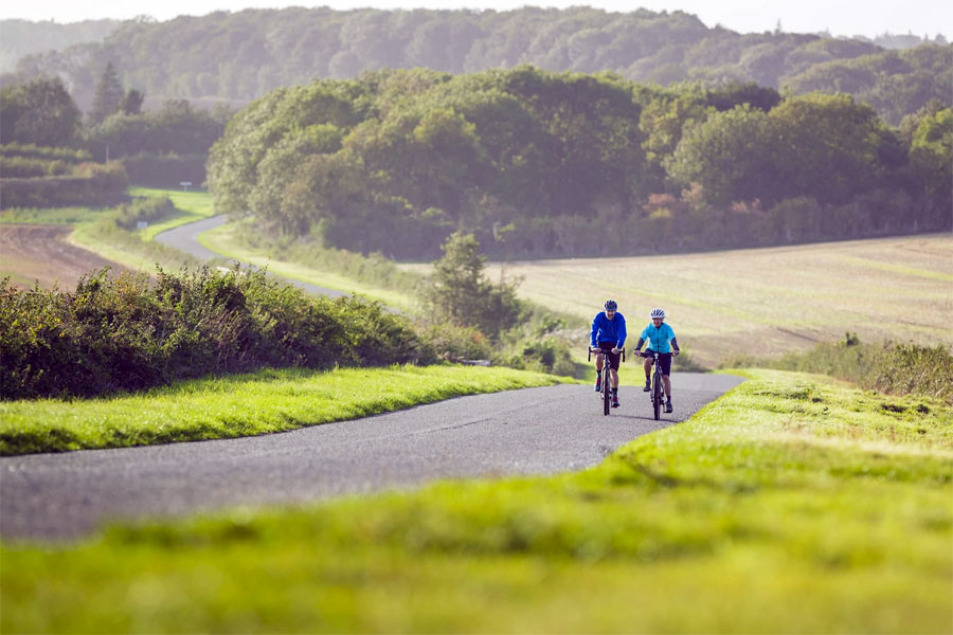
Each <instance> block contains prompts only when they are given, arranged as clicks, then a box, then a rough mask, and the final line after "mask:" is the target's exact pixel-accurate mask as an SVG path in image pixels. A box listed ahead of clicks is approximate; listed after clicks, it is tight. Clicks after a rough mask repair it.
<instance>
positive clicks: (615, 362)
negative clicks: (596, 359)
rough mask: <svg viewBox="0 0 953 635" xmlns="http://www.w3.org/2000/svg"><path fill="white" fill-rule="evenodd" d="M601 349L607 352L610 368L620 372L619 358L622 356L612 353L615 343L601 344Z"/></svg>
mask: <svg viewBox="0 0 953 635" xmlns="http://www.w3.org/2000/svg"><path fill="white" fill-rule="evenodd" d="M599 348H601V349H602V350H604V351H605V352H606V357H608V358H609V368H611V369H612V370H619V358H620V357H621V355H620V354H619V353H613V352H612V349H613V348H615V342H599Z"/></svg>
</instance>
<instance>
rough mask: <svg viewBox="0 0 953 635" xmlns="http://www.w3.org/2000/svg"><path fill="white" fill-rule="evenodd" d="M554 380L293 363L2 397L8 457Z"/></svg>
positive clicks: (273, 425) (332, 416) (364, 410)
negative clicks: (64, 395)
mask: <svg viewBox="0 0 953 635" xmlns="http://www.w3.org/2000/svg"><path fill="white" fill-rule="evenodd" d="M555 382H556V380H555V379H554V378H552V377H549V376H544V375H540V374H535V373H523V372H518V371H513V370H509V369H505V368H480V367H472V366H428V367H412V366H405V367H396V366H395V367H391V368H360V369H356V368H350V369H337V370H333V371H329V372H319V371H308V370H301V369H288V370H262V371H259V372H256V373H252V374H247V375H232V376H227V377H220V378H215V379H201V380H195V381H188V382H182V383H179V384H176V385H173V386H170V387H166V388H160V389H155V390H150V391H146V392H142V393H136V394H132V395H124V396H117V397H112V398H103V399H88V400H73V401H64V400H53V399H41V400H38V401H13V402H0V455H11V454H29V453H34V452H59V451H66V450H80V449H91V448H116V447H131V446H136V445H149V444H155V443H170V442H175V441H196V440H199V439H224V438H233V437H241V436H251V435H256V434H266V433H269V432H280V431H283V430H293V429H295V428H300V427H304V426H309V425H315V424H319V423H327V422H329V421H341V420H344V419H354V418H357V417H365V416H370V415H375V414H380V413H382V412H390V411H393V410H399V409H401V408H408V407H410V406H415V405H418V404H423V403H431V402H434V401H439V400H441V399H449V398H451V397H457V396H460V395H471V394H477V393H482V392H495V391H499V390H509V389H513V388H525V387H530V386H544V385H549V384H553V383H555Z"/></svg>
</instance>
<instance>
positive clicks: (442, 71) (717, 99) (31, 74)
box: [0, 8, 953, 259]
mask: <svg viewBox="0 0 953 635" xmlns="http://www.w3.org/2000/svg"><path fill="white" fill-rule="evenodd" d="M951 52H953V48H951V47H950V46H949V45H940V44H933V43H930V44H922V45H920V46H916V47H914V48H909V49H904V50H887V49H884V48H882V47H880V46H878V45H876V44H874V43H872V42H865V41H861V40H843V39H830V38H824V37H820V36H816V35H794V34H787V33H783V32H782V31H781V30H780V29H778V30H777V31H776V32H774V33H764V34H755V35H739V34H737V33H734V32H731V31H727V30H725V29H721V28H717V27H716V28H714V29H709V28H708V27H706V26H705V25H703V24H702V23H701V22H700V21H699V20H698V19H697V18H695V17H694V16H691V15H688V14H685V13H682V12H674V13H666V12H662V13H653V12H650V11H645V10H639V11H635V12H632V13H606V12H604V11H601V10H594V9H588V8H575V9H570V10H565V11H559V10H542V9H533V8H524V9H521V10H518V11H510V12H500V13H497V12H494V11H484V12H473V11H423V10H421V11H392V12H386V11H376V10H355V11H343V12H342V11H333V10H331V9H327V8H322V9H314V10H309V9H285V10H280V11H243V12H241V13H235V14H230V13H219V14H213V15H210V16H205V17H202V18H186V17H182V18H178V19H176V20H172V21H170V22H163V23H157V22H155V21H151V20H148V19H145V18H143V19H140V20H136V21H132V22H127V23H123V24H122V25H121V26H119V27H118V28H117V29H116V30H115V31H113V32H112V33H111V34H110V35H108V36H107V37H106V39H105V40H104V41H103V42H101V43H90V44H84V45H79V46H75V47H72V48H69V49H67V50H66V51H64V52H51V53H48V54H45V55H40V56H33V57H28V58H27V59H25V60H23V61H22V62H21V64H20V74H19V75H18V76H17V77H16V78H15V80H16V81H14V82H13V83H10V84H8V85H5V86H3V87H2V88H0V117H2V122H0V141H2V143H3V144H4V148H3V152H2V158H3V170H4V183H3V189H4V201H3V203H4V204H5V205H11V204H22V201H29V202H30V204H35V205H40V204H43V203H44V201H45V202H46V203H47V204H54V203H56V204H59V203H62V194H63V192H72V191H74V190H73V189H71V188H77V189H76V191H77V192H83V193H84V201H86V202H88V200H90V196H88V195H89V194H90V193H91V192H92V190H91V189H90V188H93V189H95V185H96V184H95V183H86V184H85V185H86V186H89V187H85V186H84V183H83V182H82V181H80V180H76V179H82V178H87V179H88V178H91V176H97V178H100V179H108V180H109V182H110V183H111V184H112V185H111V187H112V188H113V189H115V188H116V187H120V186H121V185H122V183H123V182H125V179H126V176H128V179H129V180H130V181H131V182H133V183H136V184H148V185H156V186H165V187H169V186H176V185H177V184H178V183H179V182H180V181H191V182H193V183H196V184H197V183H201V182H203V181H205V180H206V168H208V181H207V182H208V184H209V186H210V187H211V188H212V189H213V190H214V192H215V194H216V204H217V205H218V206H219V208H220V209H222V210H225V211H231V212H235V213H247V212H251V213H252V214H254V216H255V219H256V222H257V224H258V226H259V228H260V230H261V233H262V235H265V236H272V237H275V238H279V239H282V240H286V239H288V238H292V239H295V238H302V239H308V240H314V241H317V242H319V243H323V244H324V245H327V246H334V247H338V248H345V249H349V250H353V251H358V252H362V253H365V254H367V253H374V252H379V253H381V254H384V255H386V256H390V257H395V258H401V259H431V258H434V257H436V256H439V255H440V252H439V247H440V245H441V244H443V243H444V241H445V240H446V239H447V238H448V237H449V236H450V235H451V234H453V233H454V232H457V231H465V232H474V233H475V234H476V235H477V236H478V237H479V240H480V242H481V243H482V244H483V246H484V249H485V250H486V251H487V252H488V253H492V254H494V255H498V256H513V257H542V256H552V255H560V256H581V255H595V256H598V255H607V254H630V253H646V252H655V251H673V250H676V251H678V250H683V251H684V250H694V249H714V248H725V247H742V246H755V245H769V244H783V243H792V242H806V241H814V240H829V239H838V238H855V237H865V236H880V235H888V234H898V233H908V232H921V231H937V230H948V229H950V228H951V222H953V220H951V210H950V201H951V183H953V177H951V163H953V118H951V110H950V95H951V94H953V87H951V83H953V77H951V74H950V73H949V68H950V54H951ZM526 61H529V62H533V64H524V65H519V66H516V67H515V68H510V67H512V66H513V65H514V64H515V63H522V62H526ZM428 65H429V66H430V67H431V68H420V67H422V66H428ZM385 66H386V67H388V68H383V67H385ZM409 66H416V67H418V68H414V69H407V68H400V67H409ZM486 67H492V68H490V69H489V70H480V71H477V72H467V71H470V70H474V69H480V68H486ZM368 69H377V70H368ZM547 69H550V70H547ZM554 69H571V70H566V71H559V70H554ZM328 75H330V76H332V77H333V76H338V77H341V78H340V79H334V78H326V79H319V80H308V81H305V78H311V77H316V76H328ZM738 80H754V81H738ZM663 84H668V86H663ZM276 87H277V88H276ZM778 87H780V88H778ZM170 92H171V93H173V94H180V95H184V96H188V97H191V98H196V99H199V100H201V99H215V100H219V101H228V100H245V99H252V98H254V97H257V96H260V95H264V96H260V97H259V98H258V99H256V100H255V101H253V102H252V103H251V104H250V105H248V106H247V107H245V108H244V109H242V110H241V111H240V112H239V113H238V114H237V116H235V117H234V118H233V117H232V115H233V114H234V111H232V110H229V109H228V108H227V107H223V106H220V107H219V108H217V109H212V110H208V109H203V108H201V107H199V106H197V105H196V103H195V101H189V100H186V99H166V100H164V101H160V100H159V96H161V95H164V94H169V93H170ZM829 93H835V94H829ZM147 103H149V104H150V107H146V104H147ZM84 111H85V113H84ZM229 121H230V123H229V124H228V127H227V128H226V122H229ZM223 131H224V136H223ZM213 143H214V144H215V145H214V149H213V151H212V154H211V159H210V161H209V162H208V163H207V164H206V158H207V157H208V156H209V155H208V152H209V148H210V147H212V145H213ZM24 146H26V147H33V146H57V147H66V148H74V149H79V150H81V151H83V152H86V153H88V155H89V157H91V158H92V159H94V160H95V161H96V162H99V163H104V162H106V161H107V160H113V161H115V160H117V159H119V160H121V162H122V165H121V167H118V166H104V167H101V168H95V167H92V166H91V165H90V164H89V163H88V162H85V163H84V162H76V161H74V162H72V163H70V162H64V161H62V160H61V159H57V158H51V157H38V156H29V152H27V153H26V155H24V150H23V148H24ZM30 152H32V150H30ZM71 166H72V167H71ZM123 172H124V174H123ZM11 197H12V198H11Z"/></svg>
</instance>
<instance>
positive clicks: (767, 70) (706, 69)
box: [16, 6, 953, 124]
mask: <svg viewBox="0 0 953 635" xmlns="http://www.w3.org/2000/svg"><path fill="white" fill-rule="evenodd" d="M912 44H918V45H920V46H918V47H916V49H915V51H916V52H910V51H905V52H903V53H902V54H897V52H896V51H888V50H887V49H893V48H895V47H897V46H898V45H899V46H909V45H912ZM51 48H56V49H59V50H54V51H49V52H46V53H37V54H35V55H31V56H29V57H26V58H24V59H22V60H20V61H19V63H18V64H17V70H16V72H17V75H18V77H20V78H21V79H26V78H34V77H38V76H52V75H58V76H61V77H64V78H67V81H68V82H69V83H70V85H72V86H75V87H76V99H77V101H78V102H79V103H80V104H81V105H82V107H83V109H84V110H85V109H88V108H89V107H90V104H92V102H93V99H94V97H93V86H94V84H95V82H96V78H97V77H98V76H99V74H100V72H101V71H102V69H103V67H105V66H106V64H107V63H109V62H112V63H113V64H115V65H116V69H117V71H118V72H119V74H120V76H121V77H122V78H123V79H124V81H125V82H126V83H127V84H130V85H133V86H136V87H138V88H139V89H140V90H143V91H144V92H146V93H147V94H150V95H153V96H155V97H156V99H158V100H160V101H161V100H165V99H189V100H191V101H193V102H196V103H203V104H212V103H222V102H229V103H232V104H236V105H244V104H247V103H248V102H250V101H252V100H254V99H258V98H260V97H263V96H264V95H266V94H268V93H270V92H271V91H273V90H275V89H277V88H280V87H283V86H295V85H298V84H304V83H308V82H310V81H313V80H314V79H315V78H335V79H348V78H354V77H357V76H358V75H360V74H361V73H363V72H366V71H375V70H379V69H382V68H404V69H407V68H430V69H433V70H436V71H442V72H448V73H454V74H461V73H474V72H480V71H485V70H488V69H492V68H501V69H509V68H514V67H517V66H519V65H523V64H530V65H533V66H536V67H538V68H541V69H544V70H547V71H554V72H562V71H572V72H581V73H595V72H599V71H611V72H613V73H615V74H617V75H618V76H619V77H622V78H625V79H628V80H631V81H635V82H640V83H647V84H659V85H672V84H674V83H681V82H701V83H703V84H704V85H706V86H717V85H723V84H726V83H733V82H741V83H745V82H755V83H757V84H760V85H762V86H768V87H772V88H776V89H784V90H785V91H795V92H797V91H800V90H803V89H805V88H806V90H822V91H824V92H830V93H834V92H848V93H854V91H857V93H855V94H858V95H860V94H863V95H865V96H869V97H871V98H872V99H874V100H875V101H876V104H877V106H878V108H880V107H881V106H882V107H883V110H882V111H881V114H882V115H883V116H884V117H888V118H889V120H890V121H891V123H893V124H896V123H898V122H899V118H900V117H902V116H903V115H906V114H911V113H913V112H915V111H916V110H918V109H919V108H921V107H922V106H923V105H925V104H926V102H927V101H928V100H929V99H931V98H939V99H943V100H947V101H948V100H949V96H950V94H951V91H953V83H951V82H953V80H951V78H950V76H949V73H947V72H946V71H947V69H948V68H949V60H950V48H949V47H948V46H946V41H945V39H944V38H943V37H942V36H937V38H936V40H935V41H925V40H924V41H921V40H920V39H919V38H917V37H912V38H909V37H908V38H905V39H904V38H898V37H894V38H890V37H889V36H888V37H886V38H884V39H882V40H877V41H870V40H864V39H860V38H854V39H843V38H833V37H830V35H824V34H797V33H786V32H783V31H782V30H781V28H780V27H779V28H778V29H776V30H775V31H773V32H765V33H749V34H739V33H736V32H734V31H731V30H728V29H725V28H723V27H721V26H714V27H708V26H706V25H705V24H703V23H702V22H701V20H699V19H698V17H696V16H694V15H691V14H688V13H684V12H682V11H672V12H666V11H662V12H653V11H649V10H646V9H639V10H635V11H631V12H625V13H615V12H607V11H603V10H601V9H593V8H589V7H583V6H579V7H572V8H570V9H565V10H558V9H541V8H535V7H523V8H520V9H517V10H513V11H491V10H488V11H471V10H459V11H435V10H412V11H380V10H374V9H356V10H349V11H335V10H332V9H330V8H328V7H320V8H314V9H305V8H302V7H293V8H287V9H282V10H246V11H240V12H233V13H229V12H224V11H219V12H215V13H212V14H209V15H206V16H202V17H190V16H181V17H179V18H176V19H174V20H169V21H164V22H156V21H154V20H149V19H146V18H143V19H138V20H135V21H129V22H124V23H122V24H121V25H120V26H119V27H118V28H117V29H116V30H115V31H113V32H112V33H110V34H109V35H108V36H106V37H105V38H104V39H103V40H102V41H92V42H88V43H84V44H78V45H76V46H73V47H70V48H65V50H62V49H60V47H51ZM907 53H911V54H907ZM843 62H850V63H851V65H852V66H850V67H849V68H848V69H845V71H839V70H836V69H831V68H830V66H828V65H830V64H834V65H837V64H840V63H843ZM894 117H896V119H894Z"/></svg>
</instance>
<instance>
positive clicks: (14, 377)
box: [0, 268, 433, 400]
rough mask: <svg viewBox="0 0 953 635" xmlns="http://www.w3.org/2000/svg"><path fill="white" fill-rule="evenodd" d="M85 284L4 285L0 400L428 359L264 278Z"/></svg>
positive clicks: (372, 310)
mask: <svg viewBox="0 0 953 635" xmlns="http://www.w3.org/2000/svg"><path fill="white" fill-rule="evenodd" d="M107 272H108V270H106V269H104V270H101V271H98V272H95V273H92V274H90V275H87V276H85V277H84V278H83V279H82V280H81V281H80V283H79V284H78V285H77V287H76V290H75V292H72V293H67V292H60V291H58V290H52V291H43V290H41V289H39V288H35V289H32V290H23V289H18V288H16V287H13V286H12V285H11V284H10V281H9V279H4V280H2V281H0V396H2V399H4V400H12V399H24V398H36V397H90V396H96V395H103V394H108V393H112V392H116V391H122V390H140V389H144V388H148V387H152V386H156V385H160V384H165V383H168V382H172V381H175V380H180V379H187V378H194V377H200V376H203V375H208V374H219V373H232V372H242V371H249V370H254V369H256V368H260V367H263V366H271V367H289V366H290V367H293V366H298V367H307V368H330V367H333V366H361V365H388V364H396V363H409V362H417V361H423V362H428V361H431V360H432V359H433V354H432V353H431V352H430V349H429V348H428V347H427V346H425V345H424V344H422V343H421V340H420V338H418V336H417V335H416V334H415V332H414V331H413V329H412V328H411V326H410V324H409V323H408V322H407V321H406V320H405V319H404V318H402V317H400V316H396V315H393V314H391V313H388V312H386V311H384V310H383V309H382V307H380V305H376V304H368V303H366V302H363V301H361V300H357V299H353V298H345V299H336V300H331V299H326V298H317V299H315V298H309V297H308V296H306V295H305V294H304V293H303V292H302V291H300V290H298V289H296V288H294V287H291V286H286V285H281V284H278V283H277V282H275V281H272V280H270V279H268V278H267V277H266V276H265V274H264V273H263V272H248V271H244V270H240V269H235V270H232V271H229V272H227V273H223V272H220V271H216V270H211V269H209V268H203V269H200V270H193V271H186V270H183V271H182V272H180V273H179V274H172V273H167V272H164V271H162V270H159V272H158V274H157V275H156V277H155V279H150V278H149V277H148V276H146V275H144V274H123V275H120V276H119V277H117V278H114V279H110V278H109V277H107V275H106V274H107Z"/></svg>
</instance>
